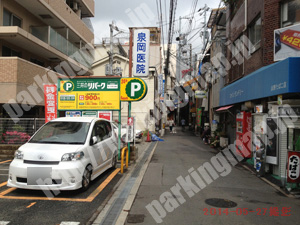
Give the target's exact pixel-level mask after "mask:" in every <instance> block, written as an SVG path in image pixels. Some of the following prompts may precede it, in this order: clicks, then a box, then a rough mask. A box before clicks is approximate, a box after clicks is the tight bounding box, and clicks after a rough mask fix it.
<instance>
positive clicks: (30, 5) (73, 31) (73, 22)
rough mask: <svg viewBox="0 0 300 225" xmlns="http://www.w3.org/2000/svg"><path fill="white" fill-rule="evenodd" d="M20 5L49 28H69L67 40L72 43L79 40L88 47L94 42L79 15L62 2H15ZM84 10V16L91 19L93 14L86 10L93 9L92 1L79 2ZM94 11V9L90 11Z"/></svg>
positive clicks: (91, 34) (51, 0)
mask: <svg viewBox="0 0 300 225" xmlns="http://www.w3.org/2000/svg"><path fill="white" fill-rule="evenodd" d="M16 2H18V3H19V4H20V5H22V6H23V7H24V8H26V9H27V10H28V11H30V12H31V13H32V14H33V15H35V16H36V17H37V18H40V19H41V20H42V21H43V22H44V23H45V24H47V25H49V26H51V27H64V28H69V29H70V32H69V39H72V42H80V41H81V40H82V41H83V42H85V43H86V44H89V45H90V46H92V45H93V42H94V33H93V31H91V30H90V29H89V28H88V27H87V25H86V24H85V23H84V22H83V21H82V20H81V14H83V12H81V13H80V15H77V14H76V12H75V11H74V10H73V9H72V8H71V7H70V6H69V5H68V4H67V3H66V1H62V0H16ZM79 2H81V3H82V5H83V6H84V7H83V8H86V12H85V15H86V16H91V17H93V15H94V13H93V12H92V13H91V12H89V11H90V10H88V8H90V7H91V8H94V1H92V0H81V1H79ZM91 10H94V9H91Z"/></svg>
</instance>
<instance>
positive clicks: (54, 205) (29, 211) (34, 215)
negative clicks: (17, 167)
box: [0, 160, 121, 225]
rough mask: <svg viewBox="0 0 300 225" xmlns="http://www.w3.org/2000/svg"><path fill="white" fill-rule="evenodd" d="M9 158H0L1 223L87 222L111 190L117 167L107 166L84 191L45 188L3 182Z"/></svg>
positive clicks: (114, 182)
mask: <svg viewBox="0 0 300 225" xmlns="http://www.w3.org/2000/svg"><path fill="white" fill-rule="evenodd" d="M9 163H10V160H5V161H4V160H3V161H0V208H1V209H7V210H1V212H0V224H1V225H2V224H42V223H43V224H80V223H86V222H87V221H88V220H89V219H90V218H91V217H92V216H93V214H94V213H95V212H96V210H97V209H98V208H99V206H100V207H101V206H103V205H105V202H106V201H105V200H106V199H107V197H108V196H110V195H111V193H112V192H113V191H114V189H115V186H116V184H117V182H118V181H119V180H120V178H121V175H120V174H119V170H120V169H110V170H108V171H106V172H105V173H104V174H102V175H101V176H99V177H98V178H97V179H96V180H94V181H93V182H92V183H91V186H90V188H89V189H88V190H87V191H86V192H80V191H61V192H50V191H48V192H44V191H33V190H23V189H16V188H9V187H7V186H6V181H7V177H8V168H9Z"/></svg>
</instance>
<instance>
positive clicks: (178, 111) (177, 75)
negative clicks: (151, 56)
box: [176, 16, 181, 125]
mask: <svg viewBox="0 0 300 225" xmlns="http://www.w3.org/2000/svg"><path fill="white" fill-rule="evenodd" d="M180 60H181V16H180V17H179V44H178V52H177V62H176V65H177V66H176V67H177V68H176V71H177V72H176V81H177V84H178V85H180V84H179V81H180V63H181V61H180ZM179 95H180V93H177V124H178V125H180V119H179V117H180V107H179V106H180V104H179V102H180V96H179Z"/></svg>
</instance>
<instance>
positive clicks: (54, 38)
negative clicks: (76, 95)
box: [31, 26, 93, 69]
mask: <svg viewBox="0 0 300 225" xmlns="http://www.w3.org/2000/svg"><path fill="white" fill-rule="evenodd" d="M31 34H32V35H34V36H35V37H37V38H38V39H40V40H41V41H43V42H45V43H47V44H49V45H50V46H52V47H53V48H55V49H57V50H58V51H60V52H62V53H64V54H65V55H67V56H69V57H70V58H72V59H74V60H75V61H77V62H78V63H80V64H81V65H84V66H86V67H87V68H89V69H90V68H91V65H92V63H93V57H91V56H90V55H89V54H87V53H86V52H84V51H80V49H79V48H78V47H76V46H75V45H74V44H72V43H71V42H70V41H68V40H67V39H66V38H65V37H63V36H62V35H61V34H59V33H58V32H57V31H56V30H54V29H53V28H52V27H50V26H43V27H32V28H31Z"/></svg>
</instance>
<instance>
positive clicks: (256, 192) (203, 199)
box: [126, 128, 300, 225]
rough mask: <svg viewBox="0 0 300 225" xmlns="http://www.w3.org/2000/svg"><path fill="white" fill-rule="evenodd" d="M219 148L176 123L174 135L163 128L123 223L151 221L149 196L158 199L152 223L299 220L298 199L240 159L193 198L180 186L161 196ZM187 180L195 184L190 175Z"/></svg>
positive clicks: (206, 160)
mask: <svg viewBox="0 0 300 225" xmlns="http://www.w3.org/2000/svg"><path fill="white" fill-rule="evenodd" d="M217 153H218V151H217V150H215V149H213V148H210V147H209V146H208V145H205V144H204V143H203V141H202V140H201V139H200V137H196V136H194V135H193V134H192V133H190V132H189V131H186V132H185V133H182V132H181V131H180V129H179V128H177V133H176V134H170V133H169V131H167V135H166V136H165V137H164V142H160V143H159V144H158V146H157V148H156V151H155V152H154V155H153V157H152V160H151V162H150V164H149V166H148V169H147V171H146V174H145V176H144V178H143V181H142V184H141V186H140V188H139V191H138V193H137V196H136V199H135V201H134V203H133V206H132V208H131V210H130V212H129V216H128V218H127V223H126V224H128V225H129V224H132V223H138V224H155V220H154V218H153V217H152V216H151V215H150V213H149V212H148V210H147V209H146V206H147V205H148V204H150V203H151V202H152V201H153V200H157V201H158V202H160V203H161V206H162V208H157V204H156V205H155V206H154V207H153V208H152V209H155V210H154V211H152V212H155V213H154V214H153V215H156V216H158V220H156V222H158V223H159V222H161V224H189V225H191V224H197V225H198V224H288V223H291V224H297V223H298V221H299V215H298V211H299V209H300V202H299V200H298V199H294V198H288V197H286V196H284V195H283V194H282V193H280V192H278V191H277V190H276V189H274V188H273V187H272V186H270V185H269V184H267V183H265V182H264V181H262V180H261V179H259V178H258V177H256V176H255V175H254V174H251V172H250V171H249V170H246V169H245V168H244V167H242V166H241V164H238V165H236V166H235V167H231V172H230V173H229V174H228V175H227V176H224V177H222V176H219V177H218V178H217V179H216V180H214V181H212V183H210V184H209V185H207V186H206V187H205V188H203V189H201V191H199V192H198V193H195V194H194V195H193V196H191V197H189V196H188V195H187V193H186V192H185V191H184V190H183V188H182V189H181V190H180V192H181V194H182V196H180V195H176V194H174V193H173V194H172V196H169V198H168V197H165V196H167V195H162V194H163V193H164V192H166V191H168V192H169V193H172V192H171V191H170V189H171V188H172V187H173V186H174V185H176V184H178V183H180V182H178V180H177V179H178V178H179V177H180V176H182V177H183V178H186V176H188V175H189V174H190V173H189V169H190V168H192V167H193V168H194V169H195V170H196V169H197V168H198V167H199V166H201V165H203V164H204V163H206V162H210V160H211V158H212V157H213V156H215V155H216V154H217ZM191 181H192V183H193V184H195V185H196V183H195V181H194V180H193V179H191ZM192 186H193V185H191V186H190V187H192ZM194 190H195V186H194ZM189 194H191V193H189ZM182 197H183V198H184V199H185V202H183V201H182V200H183V199H182ZM180 198H181V199H180ZM166 199H167V200H166ZM209 199H212V200H209ZM216 199H217V200H216ZM218 199H219V200H218ZM171 200H173V201H171ZM174 200H176V201H174ZM222 200H224V201H222ZM229 201H232V202H229ZM176 202H177V204H175V203H176ZM181 202H183V204H181ZM208 203H209V204H208ZM226 203H228V205H227V206H225V205H226ZM210 204H213V205H210ZM227 207H228V208H227ZM283 207H284V208H283ZM285 207H287V209H288V211H289V210H290V211H289V212H287V213H286V215H288V216H283V215H284V214H285V213H283V211H282V210H283V209H285ZM174 208H175V209H174ZM227 209H228V210H227ZM168 211H169V212H168Z"/></svg>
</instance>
